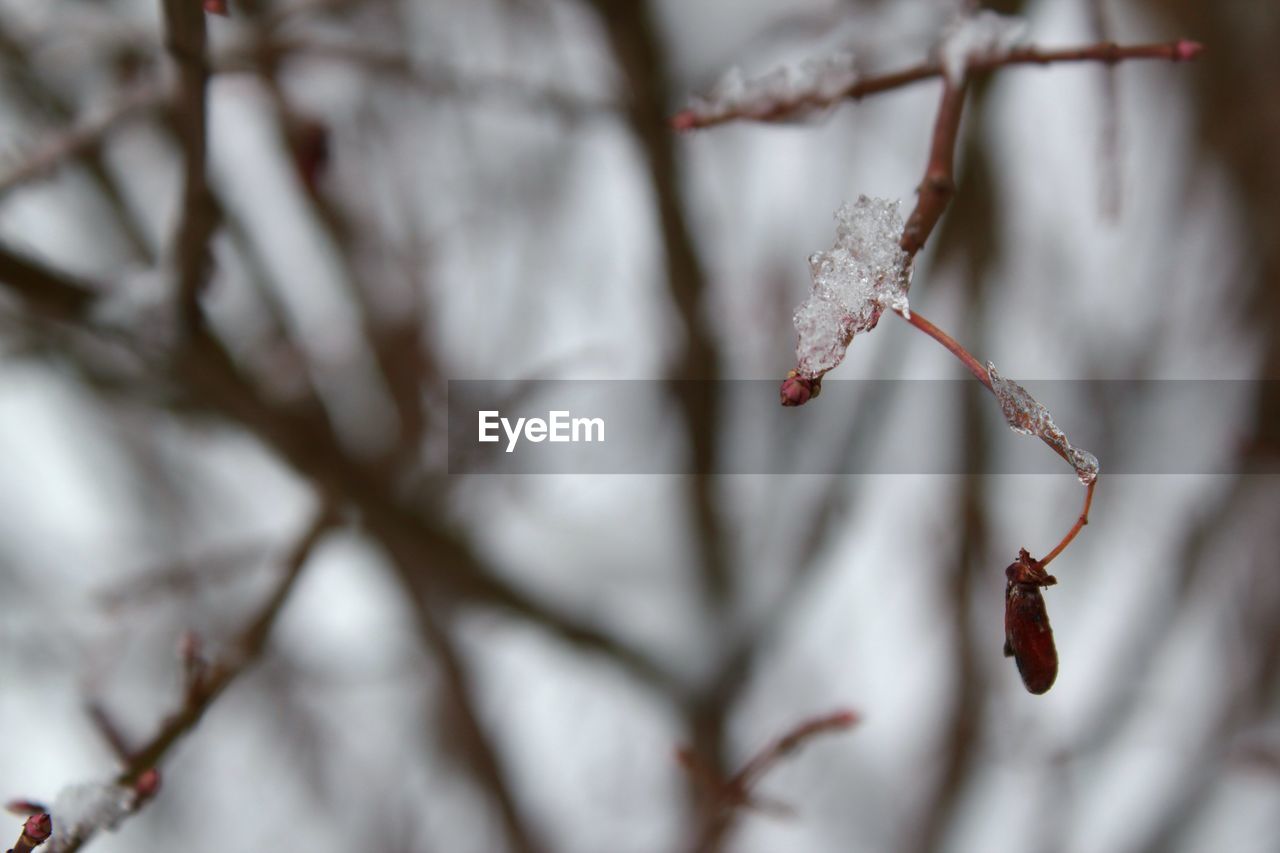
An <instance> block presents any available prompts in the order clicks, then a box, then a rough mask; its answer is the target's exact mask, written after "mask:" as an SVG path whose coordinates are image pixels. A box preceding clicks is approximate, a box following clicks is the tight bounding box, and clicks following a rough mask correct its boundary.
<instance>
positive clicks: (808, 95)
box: [671, 52, 858, 130]
mask: <svg viewBox="0 0 1280 853" xmlns="http://www.w3.org/2000/svg"><path fill="white" fill-rule="evenodd" d="M857 82H858V72H857V69H856V68H855V67H854V59H853V54H851V53H848V52H842V53H836V54H833V55H831V56H828V57H824V58H822V59H806V60H804V61H802V62H799V63H794V64H789V65H783V66H781V67H778V68H775V69H774V70H772V71H770V72H769V73H768V74H765V75H764V76H762V77H754V78H749V79H748V78H746V77H744V76H743V74H742V71H741V70H740V69H738V68H730V69H729V71H728V72H726V73H725V75H724V76H723V77H721V78H720V80H719V82H717V83H716V85H715V86H714V87H713V88H712V89H711V91H710V92H708V93H707V94H706V95H704V96H702V97H697V98H694V99H693V100H692V101H691V102H690V104H689V106H688V108H687V109H685V110H682V111H681V112H679V113H677V114H676V115H675V116H673V117H672V119H671V125H672V127H674V128H675V129H676V130H689V129H690V128H694V127H702V126H705V125H708V124H716V123H718V122H721V121H725V120H727V119H731V118H744V119H753V120H756V121H770V120H777V119H780V118H782V117H786V118H788V119H801V118H805V117H807V116H809V115H812V114H814V113H817V112H820V111H822V110H824V109H827V108H828V107H830V106H832V105H833V104H835V103H837V102H838V101H840V100H843V99H844V98H845V97H846V94H847V92H848V90H849V88H850V87H852V86H853V85H855V84H856V83H857Z"/></svg>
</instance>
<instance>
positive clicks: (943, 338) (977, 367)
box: [898, 309, 991, 391]
mask: <svg viewBox="0 0 1280 853" xmlns="http://www.w3.org/2000/svg"><path fill="white" fill-rule="evenodd" d="M898 316H900V317H902V318H903V319H904V320H906V321H907V322H908V323H910V324H911V325H913V326H915V327H916V328H917V329H919V330H920V331H922V332H924V333H925V334H926V335H928V336H929V337H931V338H933V339H934V340H935V341H937V342H938V343H940V344H942V345H943V346H944V347H946V348H947V351H948V352H950V353H951V354H952V355H954V356H955V357H956V358H958V359H960V363H961V364H963V365H964V366H965V369H967V370H968V371H969V372H970V373H972V374H973V377H974V378H975V379H977V380H978V381H979V382H981V383H982V384H983V386H984V387H985V388H986V389H987V390H988V391H990V390H991V377H990V376H988V375H987V369H986V368H985V367H983V366H982V363H981V362H979V361H978V360H977V359H976V358H974V357H973V354H972V353H970V352H969V351H968V350H967V349H965V348H964V347H963V346H961V345H960V344H959V342H957V341H956V339H955V338H953V337H951V336H950V335H948V334H947V333H946V332H944V331H942V330H941V329H939V328H938V327H937V326H935V325H933V323H930V322H929V321H928V320H926V319H925V318H924V317H923V316H921V314H920V312H919V311H916V310H914V309H912V311H911V316H909V317H908V316H906V315H903V314H899V315H898Z"/></svg>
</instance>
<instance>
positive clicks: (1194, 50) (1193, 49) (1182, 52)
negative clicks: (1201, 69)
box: [1173, 39, 1204, 62]
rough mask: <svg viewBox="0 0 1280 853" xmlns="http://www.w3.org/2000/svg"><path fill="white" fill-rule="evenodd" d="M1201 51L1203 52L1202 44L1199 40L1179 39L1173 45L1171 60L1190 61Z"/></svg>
mask: <svg viewBox="0 0 1280 853" xmlns="http://www.w3.org/2000/svg"><path fill="white" fill-rule="evenodd" d="M1202 53H1204V45H1202V44H1201V43H1200V42H1198V41H1191V40H1189V39H1181V40H1179V42H1178V43H1177V44H1175V45H1174V46H1173V61H1174V62H1190V61H1191V60H1193V59H1195V58H1196V57H1197V56H1199V55H1200V54H1202Z"/></svg>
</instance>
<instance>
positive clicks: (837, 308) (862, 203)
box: [784, 196, 911, 405]
mask: <svg viewBox="0 0 1280 853" xmlns="http://www.w3.org/2000/svg"><path fill="white" fill-rule="evenodd" d="M836 220H837V222H838V225H837V227H836V242H835V245H834V246H832V247H831V249H830V250H829V251H826V252H816V253H814V254H813V255H812V256H811V257H810V258H809V270H810V274H811V276H812V278H813V288H812V290H811V292H810V293H809V298H808V299H806V300H805V302H804V303H803V304H802V305H801V306H800V307H799V308H797V309H796V313H795V317H794V323H795V327H796V332H797V333H798V340H797V343H796V358H797V365H796V371H795V373H796V375H797V376H798V377H799V378H800V379H802V380H807V381H809V382H810V383H813V382H814V381H816V380H818V379H820V378H821V377H822V375H823V374H824V373H826V372H827V371H829V370H831V369H832V368H833V367H835V366H836V365H837V364H839V363H840V362H841V360H842V359H843V358H844V354H845V350H847V349H848V347H849V343H850V341H852V339H853V336H854V335H855V334H856V333H858V332H865V331H869V330H871V329H874V328H875V326H876V324H877V323H878V322H879V321H880V316H881V315H882V314H883V313H884V312H885V311H888V310H896V311H901V312H904V313H910V308H909V306H908V303H907V289H908V287H909V286H910V280H911V268H910V257H909V256H908V255H907V253H906V252H904V251H903V250H902V249H901V248H900V247H899V245H898V237H899V235H900V234H901V232H902V217H901V216H900V215H899V214H898V203H897V202H896V201H887V200H885V199H873V198H868V197H867V196H861V197H859V198H858V201H857V202H856V203H855V204H852V205H848V204H846V205H845V206H844V207H842V208H840V210H839V211H838V212H837V213H836ZM793 384H794V383H793ZM784 392H785V389H784ZM800 396H804V395H797V396H795V398H794V399H795V402H792V403H791V405H798V404H799V403H802V402H804V401H805V400H807V399H808V397H809V396H812V394H809V395H808V396H804V399H800ZM785 402H786V394H785V393H784V403H785Z"/></svg>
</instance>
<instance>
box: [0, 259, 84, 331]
mask: <svg viewBox="0 0 1280 853" xmlns="http://www.w3.org/2000/svg"><path fill="white" fill-rule="evenodd" d="M0 282H3V283H4V284H6V285H7V286H8V287H9V289H10V290H12V291H14V292H15V293H16V294H17V295H18V297H19V298H20V299H22V301H23V302H24V303H26V304H27V305H28V306H29V307H30V308H32V309H34V310H35V311H36V312H37V313H39V314H41V315H42V316H44V317H46V318H48V319H52V320H80V319H83V318H84V316H85V314H86V313H87V312H88V311H89V309H90V308H91V307H92V305H93V303H94V301H95V299H96V298H97V294H96V292H95V291H94V289H93V288H92V287H91V286H90V285H89V284H88V283H86V282H81V281H77V280H75V279H73V278H71V277H69V276H67V275H66V274H65V273H63V272H61V271H60V270H55V269H53V268H52V267H49V266H46V265H45V264H44V262H42V261H40V260H37V259H36V258H32V257H28V256H26V255H23V254H20V253H19V252H16V251H14V250H12V249H10V248H9V247H7V246H5V245H4V244H3V243H0Z"/></svg>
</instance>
